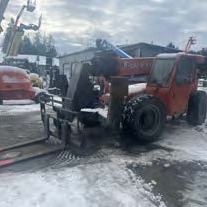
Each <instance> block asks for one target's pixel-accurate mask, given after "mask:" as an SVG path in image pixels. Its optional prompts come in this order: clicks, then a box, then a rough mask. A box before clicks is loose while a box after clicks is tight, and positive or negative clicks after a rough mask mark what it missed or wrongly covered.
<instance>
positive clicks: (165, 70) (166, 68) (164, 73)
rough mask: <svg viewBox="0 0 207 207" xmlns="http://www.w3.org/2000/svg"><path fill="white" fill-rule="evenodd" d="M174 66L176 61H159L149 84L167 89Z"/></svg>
mask: <svg viewBox="0 0 207 207" xmlns="http://www.w3.org/2000/svg"><path fill="white" fill-rule="evenodd" d="M174 64H175V59H157V60H156V62H155V65H154V68H153V71H152V74H151V77H150V80H149V83H152V84H159V85H161V86H163V87H167V86H168V83H169V80H170V75H171V72H172V70H173V66H174Z"/></svg>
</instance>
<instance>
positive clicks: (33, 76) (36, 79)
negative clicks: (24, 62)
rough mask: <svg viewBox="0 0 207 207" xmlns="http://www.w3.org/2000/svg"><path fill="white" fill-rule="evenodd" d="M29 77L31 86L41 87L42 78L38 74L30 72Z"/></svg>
mask: <svg viewBox="0 0 207 207" xmlns="http://www.w3.org/2000/svg"><path fill="white" fill-rule="evenodd" d="M29 77H30V81H31V82H32V85H33V87H38V88H43V80H42V78H41V77H40V76H39V75H38V74H36V73H30V74H29Z"/></svg>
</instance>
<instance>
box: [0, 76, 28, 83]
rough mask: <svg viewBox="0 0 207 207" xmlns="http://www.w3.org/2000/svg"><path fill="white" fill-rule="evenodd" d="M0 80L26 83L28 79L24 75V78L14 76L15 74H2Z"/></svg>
mask: <svg viewBox="0 0 207 207" xmlns="http://www.w3.org/2000/svg"><path fill="white" fill-rule="evenodd" d="M2 82H3V83H27V82H30V80H29V79H28V78H27V77H25V78H24V79H23V78H21V79H19V78H18V77H15V76H9V75H3V76H2Z"/></svg>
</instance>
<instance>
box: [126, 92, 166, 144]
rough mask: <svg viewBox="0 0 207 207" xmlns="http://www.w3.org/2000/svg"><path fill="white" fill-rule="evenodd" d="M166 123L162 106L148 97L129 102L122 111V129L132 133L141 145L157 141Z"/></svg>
mask: <svg viewBox="0 0 207 207" xmlns="http://www.w3.org/2000/svg"><path fill="white" fill-rule="evenodd" d="M165 121H166V111H165V107H164V106H163V104H162V103H161V102H160V101H159V100H157V99H155V98H153V97H150V96H143V97H138V98H136V99H133V100H131V101H129V103H128V104H127V106H125V110H124V118H123V129H124V130H128V131H129V130H130V131H133V134H134V136H135V138H136V139H137V140H138V141H139V142H141V143H142V144H148V143H151V142H154V141H156V140H158V138H159V137H160V135H161V134H162V132H163V130H164V126H165Z"/></svg>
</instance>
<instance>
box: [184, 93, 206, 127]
mask: <svg viewBox="0 0 207 207" xmlns="http://www.w3.org/2000/svg"><path fill="white" fill-rule="evenodd" d="M206 111H207V96H206V93H205V92H204V91H196V92H195V93H193V94H192V95H191V96H190V98H189V104H188V112H187V121H188V123H189V124H191V125H194V126H195V125H201V124H203V123H204V122H205V119H206Z"/></svg>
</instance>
